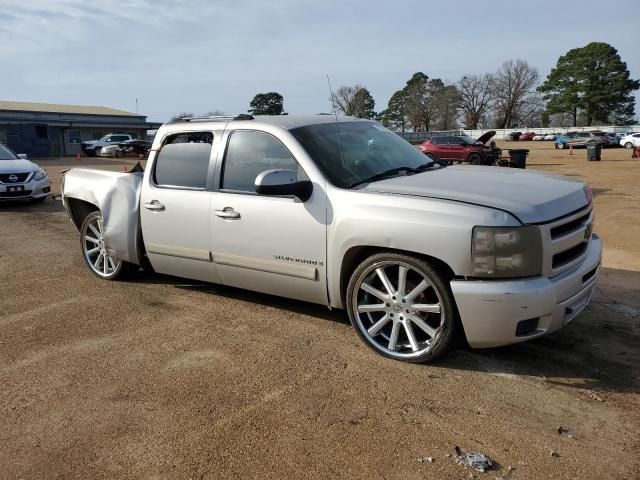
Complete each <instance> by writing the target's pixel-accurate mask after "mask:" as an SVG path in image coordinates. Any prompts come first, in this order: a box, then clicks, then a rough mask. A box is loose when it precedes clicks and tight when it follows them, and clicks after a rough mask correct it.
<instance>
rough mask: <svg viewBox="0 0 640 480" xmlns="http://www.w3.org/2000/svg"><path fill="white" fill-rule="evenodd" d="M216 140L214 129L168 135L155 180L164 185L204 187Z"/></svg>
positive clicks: (158, 162)
mask: <svg viewBox="0 0 640 480" xmlns="http://www.w3.org/2000/svg"><path fill="white" fill-rule="evenodd" d="M212 143H213V133H212V132H184V133H176V134H173V135H169V136H167V138H166V139H165V140H164V142H163V144H162V147H161V148H160V151H159V152H158V155H157V157H156V161H155V163H154V166H153V172H152V179H153V183H154V184H155V185H156V186H158V187H163V188H178V189H188V190H204V189H205V188H206V186H207V176H208V172H209V164H210V158H211V145H212Z"/></svg>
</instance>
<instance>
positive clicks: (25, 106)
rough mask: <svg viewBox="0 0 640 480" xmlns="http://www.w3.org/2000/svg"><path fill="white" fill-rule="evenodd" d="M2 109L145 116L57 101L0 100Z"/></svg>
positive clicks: (0, 108)
mask: <svg viewBox="0 0 640 480" xmlns="http://www.w3.org/2000/svg"><path fill="white" fill-rule="evenodd" d="M0 110H9V111H11V110H13V111H16V112H46V113H75V114H82V115H112V116H119V117H122V116H127V117H144V115H139V114H137V113H131V112H125V111H124V110H117V109H115V108H109V107H96V106H89V105H61V104H56V103H32V102H5V101H2V100H0Z"/></svg>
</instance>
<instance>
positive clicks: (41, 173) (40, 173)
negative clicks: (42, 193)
mask: <svg viewBox="0 0 640 480" xmlns="http://www.w3.org/2000/svg"><path fill="white" fill-rule="evenodd" d="M45 178H47V171H46V170H45V169H44V168H38V170H36V173H35V175H34V176H33V179H34V180H35V181H36V182H39V181H40V180H44V179H45Z"/></svg>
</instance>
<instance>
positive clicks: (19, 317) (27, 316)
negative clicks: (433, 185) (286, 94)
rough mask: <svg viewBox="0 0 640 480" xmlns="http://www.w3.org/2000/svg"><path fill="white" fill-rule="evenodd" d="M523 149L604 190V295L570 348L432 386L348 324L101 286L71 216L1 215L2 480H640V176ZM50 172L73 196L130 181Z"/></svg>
mask: <svg viewBox="0 0 640 480" xmlns="http://www.w3.org/2000/svg"><path fill="white" fill-rule="evenodd" d="M511 145H513V144H511ZM516 145H517V146H518V147H522V146H523V145H524V146H526V147H528V148H531V149H532V153H531V156H530V157H529V160H528V161H529V164H530V168H534V169H542V170H545V171H553V172H560V173H565V174H569V175H577V176H580V177H583V178H585V179H586V180H587V181H589V182H590V183H591V184H592V187H593V189H594V194H595V203H596V212H597V214H596V228H595V230H596V232H597V233H599V234H600V235H601V236H602V237H603V240H604V242H605V260H604V267H605V268H604V270H603V274H602V276H601V278H600V281H599V287H598V290H597V293H596V295H595V297H594V300H593V302H592V303H591V305H590V306H589V307H588V308H587V310H585V312H584V313H583V314H582V315H581V316H579V317H578V318H577V319H576V320H575V321H574V322H573V323H572V324H571V325H570V326H568V327H567V328H566V329H564V330H563V331H561V332H559V333H558V334H556V335H553V336H551V337H547V338H545V339H540V340H538V341H533V342H529V343H526V344H521V345H516V346H510V347H505V348H499V349H491V350H476V351H474V350H470V349H468V348H466V347H460V348H459V349H456V350H454V351H453V352H452V353H451V354H450V355H449V356H448V357H446V358H445V359H443V360H442V361H440V362H438V363H436V364H434V365H428V366H421V365H409V364H403V363H399V362H394V361H391V360H388V359H384V358H382V357H380V356H378V355H376V354H374V353H373V352H372V351H371V350H369V349H368V348H367V347H365V346H364V345H363V344H362V343H361V342H360V341H359V340H358V338H357V336H356V335H355V333H354V332H353V331H352V330H351V327H350V325H349V323H348V320H347V318H346V314H344V313H343V312H341V311H328V310H327V309H326V308H324V307H321V306H315V305H309V304H304V303H301V302H295V301H290V300H285V299H281V298H276V297H271V296H267V295H260V294H255V293H251V292H246V291H242V290H238V289H232V288H226V287H221V286H216V285H207V284H202V283H194V282H189V281H185V280H181V279H176V278H172V277H166V276H161V275H156V274H146V273H140V274H138V275H137V276H135V277H134V278H133V279H132V280H130V281H127V282H104V281H100V280H99V279H97V278H96V277H94V276H93V275H92V274H91V273H90V272H89V270H88V269H87V268H85V267H84V265H83V260H82V258H81V253H80V247H79V240H78V234H77V232H76V231H75V229H74V227H73V226H72V225H71V224H70V222H69V221H68V219H67V217H66V215H65V213H64V212H63V210H62V206H61V204H60V202H57V201H52V200H48V201H47V202H45V203H44V204H41V205H25V204H15V203H12V204H0V228H1V229H0V385H1V386H2V387H1V388H0V478H1V479H5V478H8V479H13V478H25V479H35V478H83V479H85V478H91V479H102V478H147V479H148V478H153V479H165V478H166V479H169V478H171V479H174V478H179V479H190V478H192V479H203V478H204V479H213V478H283V477H285V478H286V477H288V478H302V477H304V478H385V479H419V478H443V479H445V478H446V479H448V478H451V479H457V478H460V479H467V478H470V475H471V471H470V470H466V469H465V468H464V467H463V466H460V465H457V464H456V462H455V451H454V449H455V447H456V446H459V447H460V448H461V449H462V450H463V451H469V450H475V451H480V452H482V453H484V454H486V455H488V456H490V457H491V458H493V459H494V460H495V461H496V462H497V463H498V467H497V470H496V471H495V472H489V473H485V474H481V473H475V477H476V478H487V479H492V480H493V478H495V477H503V478H510V479H527V478H532V479H533V478H598V479H604V478H615V479H620V478H628V479H635V478H640V461H639V460H638V454H637V452H638V450H639V449H640V433H639V432H640V398H639V396H638V392H639V391H640V350H639V348H638V347H639V346H640V342H639V340H640V328H639V326H638V322H639V321H640V242H638V238H640V222H639V219H640V189H639V188H638V185H640V160H631V159H630V158H628V157H630V156H631V154H630V152H629V151H627V150H622V149H618V150H605V151H604V157H603V161H601V162H586V161H585V159H584V158H585V153H584V151H583V150H576V151H574V156H569V154H568V152H567V151H554V150H553V147H552V145H551V144H550V143H538V142H532V143H525V142H520V143H518V144H516ZM503 146H504V147H507V146H509V145H508V144H504V145H503ZM128 162H129V164H130V165H133V164H134V163H135V160H131V159H130V160H128ZM41 164H42V165H43V166H44V167H45V168H47V169H48V171H49V173H50V175H51V176H52V177H53V178H54V181H55V183H54V185H53V187H54V190H57V188H58V187H57V179H58V178H59V174H58V173H57V172H58V171H59V170H62V169H63V168H65V167H68V166H78V165H81V166H95V167H97V168H110V169H114V170H118V169H122V164H123V162H122V160H109V159H83V160H82V161H81V162H76V160H75V159H63V160H45V161H42V162H41ZM487 168H490V167H487ZM559 426H562V427H564V428H566V429H568V430H569V432H568V433H565V434H559V433H558V427H559ZM552 451H553V452H556V454H557V455H559V456H555V455H553V456H552V454H551V452H552ZM421 457H432V458H433V460H434V461H433V463H431V462H426V461H425V462H418V458H421ZM509 467H511V470H510V469H509Z"/></svg>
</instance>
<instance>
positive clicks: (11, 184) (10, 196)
mask: <svg viewBox="0 0 640 480" xmlns="http://www.w3.org/2000/svg"><path fill="white" fill-rule="evenodd" d="M50 193H51V187H50V185H49V177H48V176H47V171H46V170H45V169H44V168H40V166H39V165H38V164H37V163H34V162H31V161H29V160H28V159H27V156H26V155H25V154H23V153H21V154H19V155H16V154H15V152H14V151H13V150H11V149H10V148H9V147H6V146H5V145H1V144H0V201H2V200H32V201H34V202H44V201H45V200H46V199H47V197H48V196H49V194H50Z"/></svg>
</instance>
